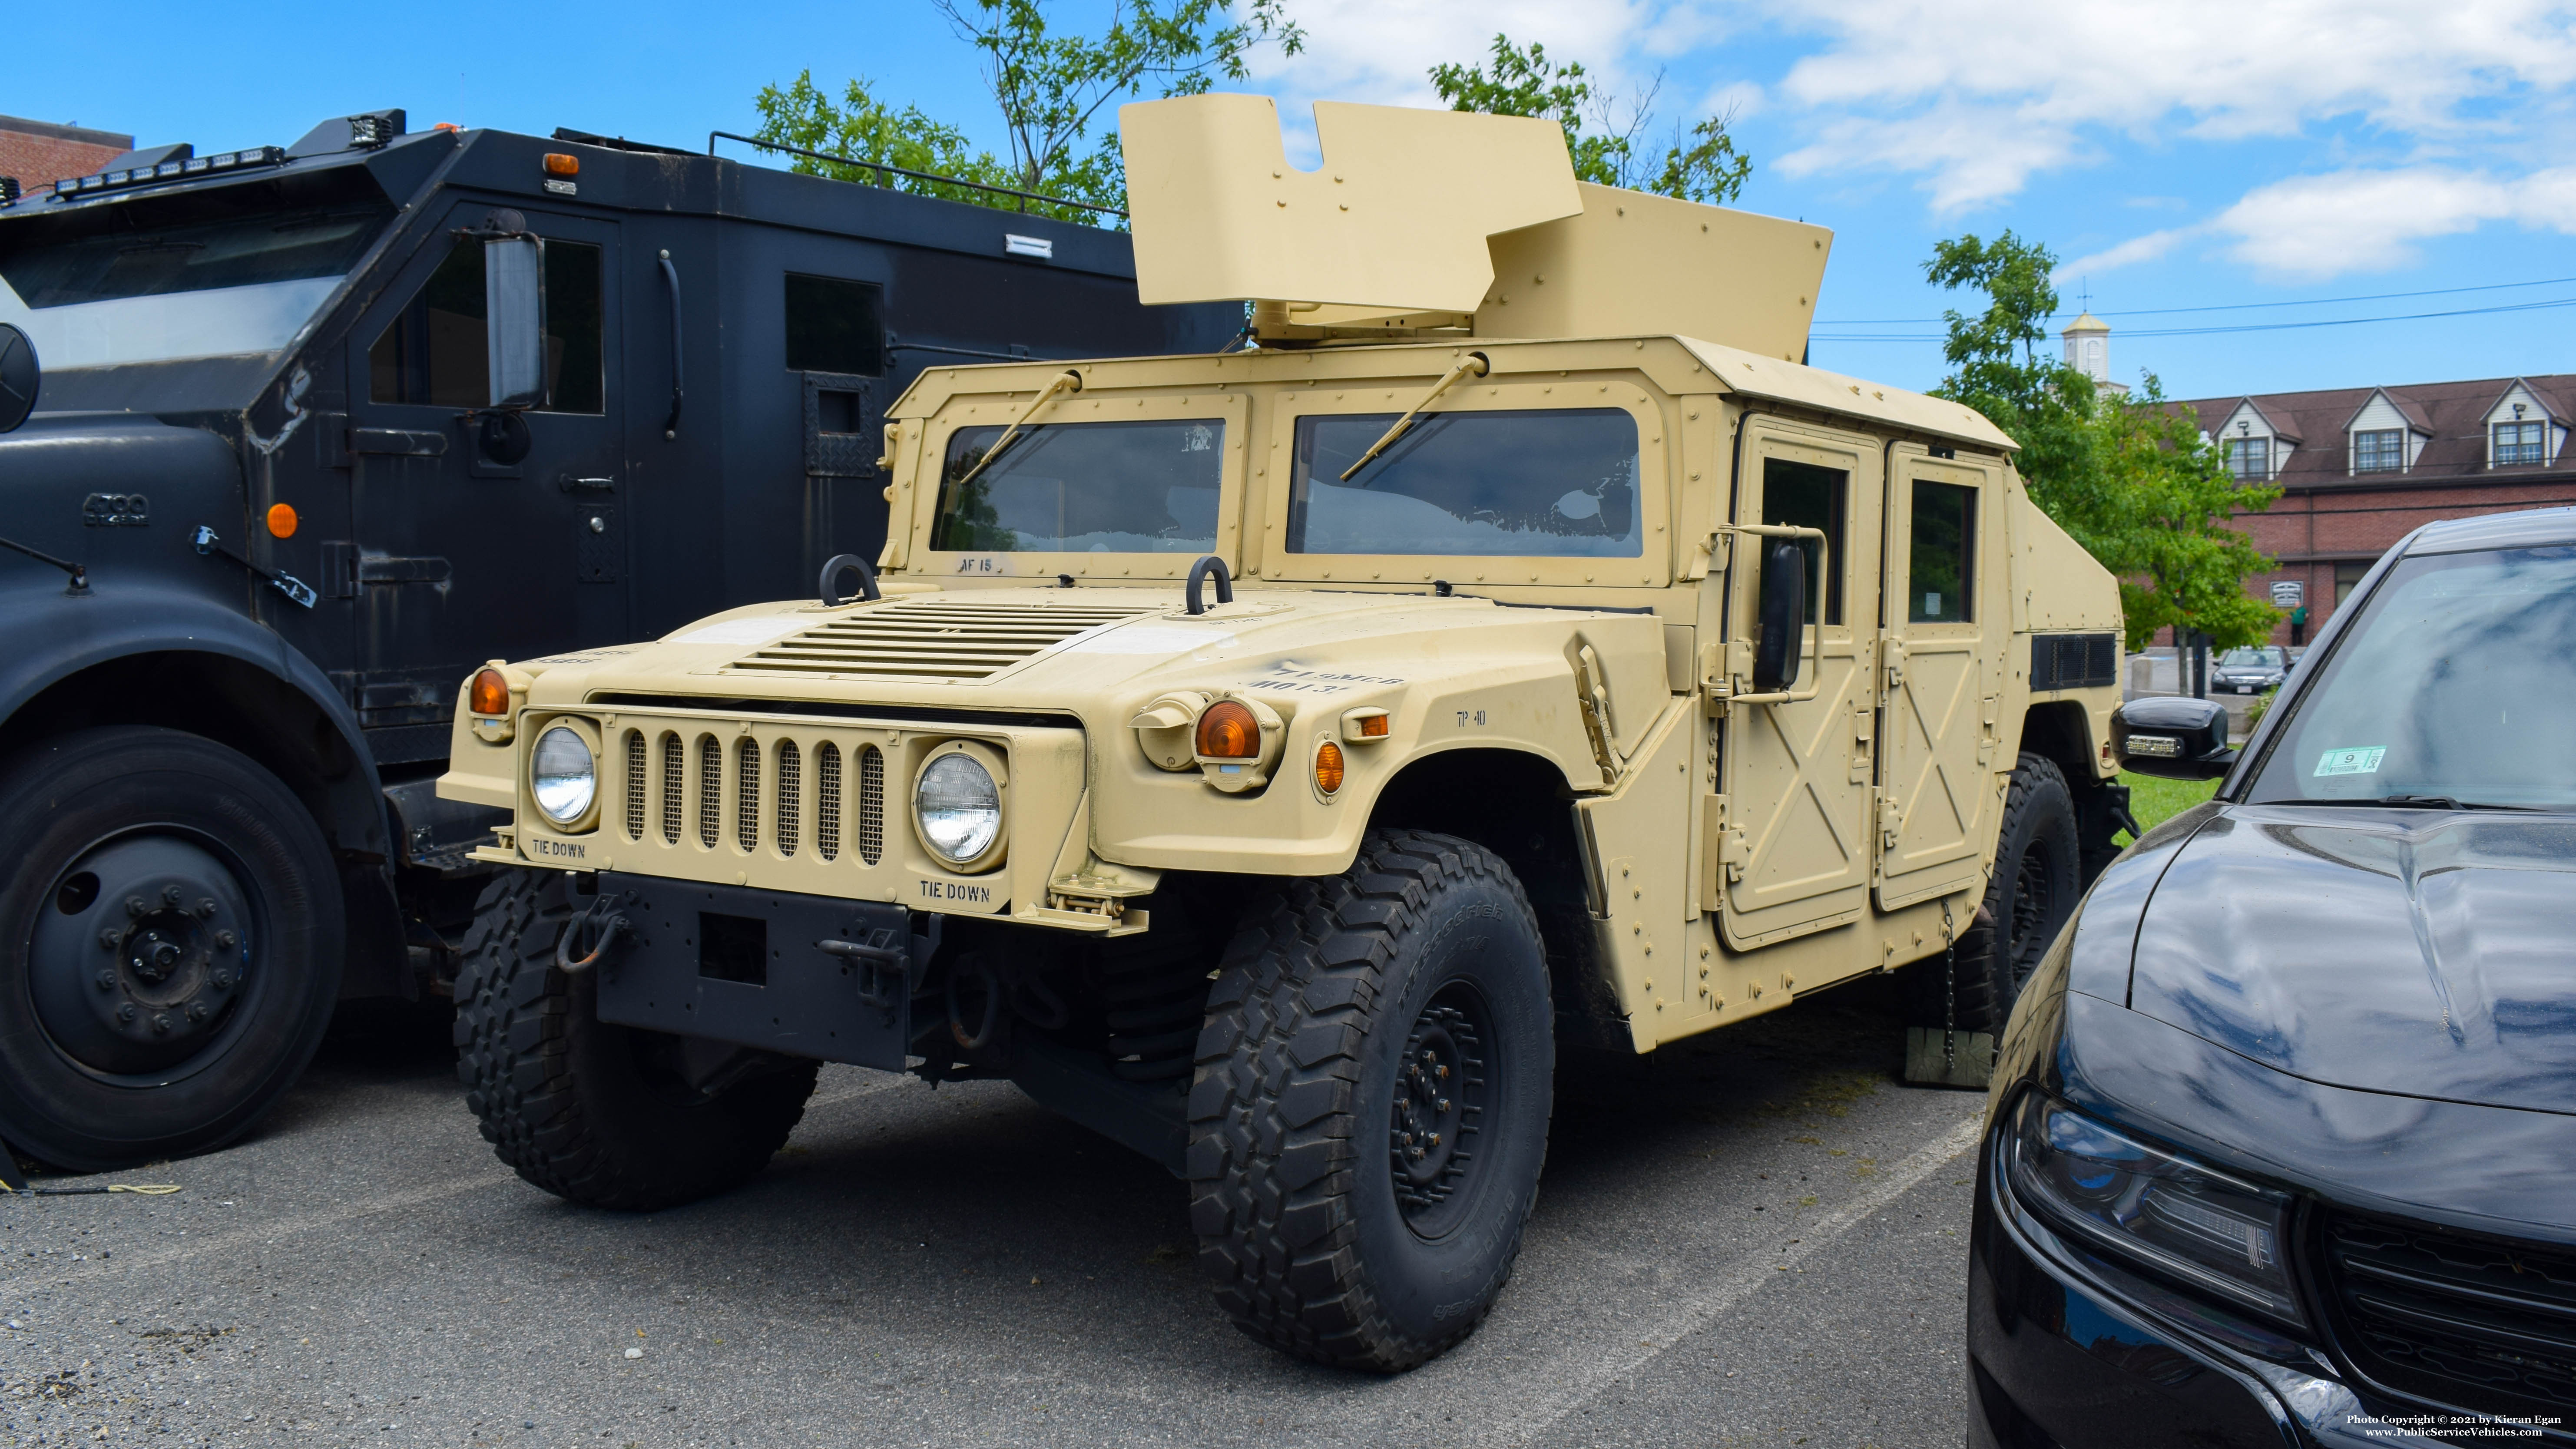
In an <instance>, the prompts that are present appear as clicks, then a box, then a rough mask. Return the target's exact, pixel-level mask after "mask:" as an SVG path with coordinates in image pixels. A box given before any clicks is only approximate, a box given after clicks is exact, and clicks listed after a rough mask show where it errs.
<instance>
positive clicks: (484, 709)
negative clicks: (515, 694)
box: [465, 669, 510, 715]
mask: <svg viewBox="0 0 2576 1449" xmlns="http://www.w3.org/2000/svg"><path fill="white" fill-rule="evenodd" d="M465 707H466V709H467V710H468V711H470V712H471V713H474V714H493V715H500V714H508V713H509V712H510V681H508V680H506V679H503V678H502V677H501V671H500V670H497V669H486V670H484V671H482V672H481V673H479V674H477V675H475V676H474V687H473V688H471V689H469V690H467V691H466V692H465Z"/></svg>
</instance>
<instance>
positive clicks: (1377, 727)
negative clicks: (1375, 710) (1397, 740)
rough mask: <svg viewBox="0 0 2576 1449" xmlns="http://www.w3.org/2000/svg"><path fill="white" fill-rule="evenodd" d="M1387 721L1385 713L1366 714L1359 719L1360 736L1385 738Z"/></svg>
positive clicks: (1366, 738) (1367, 738)
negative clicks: (1363, 717)
mask: <svg viewBox="0 0 2576 1449" xmlns="http://www.w3.org/2000/svg"><path fill="white" fill-rule="evenodd" d="M1387 723H1388V721H1387V717H1386V716H1385V715H1382V714H1373V715H1370V716H1368V717H1367V718H1365V719H1363V720H1361V721H1360V738H1361V739H1364V740H1382V739H1385V738H1386V727H1387Z"/></svg>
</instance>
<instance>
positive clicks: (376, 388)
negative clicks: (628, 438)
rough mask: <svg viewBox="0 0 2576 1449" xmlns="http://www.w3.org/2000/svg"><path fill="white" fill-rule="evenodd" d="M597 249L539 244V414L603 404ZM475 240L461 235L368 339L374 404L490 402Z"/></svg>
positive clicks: (475, 405)
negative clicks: (542, 356)
mask: <svg viewBox="0 0 2576 1449" xmlns="http://www.w3.org/2000/svg"><path fill="white" fill-rule="evenodd" d="M599 270H600V258H599V248H597V247H595V246H589V245H586V244H584V243H581V242H568V241H552V240H549V241H548V242H547V243H546V401H545V403H544V405H543V407H542V409H541V410H542V411H545V412H555V413H596V412H602V411H605V410H606V408H607V386H606V382H607V379H606V377H605V375H604V372H603V367H602V349H601V345H600V301H601V299H600V284H599ZM485 346H486V344H485V337H484V316H483V243H482V242H481V241H480V240H478V239H476V238H473V237H461V238H459V239H458V240H457V242H456V245H455V246H454V247H453V248H452V249H451V250H450V251H449V252H448V254H447V259H446V260H444V261H442V262H440V263H439V264H438V270H437V271H434V272H432V273H430V274H429V280H428V281H426V282H423V283H422V284H421V288H420V291H419V292H418V293H416V294H414V295H413V297H412V299H411V303H410V305H408V306H406V307H404V308H403V310H402V312H401V313H400V314H399V315H398V316H396V317H395V318H394V320H393V322H392V323H391V324H390V325H388V326H387V327H386V328H385V330H384V332H383V333H382V334H381V335H379V336H378V337H377V338H376V341H375V344H374V345H373V346H372V347H370V348H368V349H367V370H368V375H369V380H368V388H367V395H368V397H369V399H370V400H372V401H375V402H380V403H423V404H427V405H429V406H431V407H444V408H480V407H482V406H484V405H485V404H486V403H487V402H489V401H490V398H491V392H490V376H491V370H490V369H491V361H490V357H489V354H488V353H487V352H486V350H485Z"/></svg>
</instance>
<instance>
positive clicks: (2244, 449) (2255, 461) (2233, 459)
mask: <svg viewBox="0 0 2576 1449" xmlns="http://www.w3.org/2000/svg"><path fill="white" fill-rule="evenodd" d="M2227 471H2228V472H2230V473H2233V474H2235V475H2236V476H2237V477H2238V478H2240V479H2242V480H2244V481H2245V482H2248V483H2268V482H2270V481H2271V479H2272V440H2271V439H2270V438H2251V437H2247V438H2230V439H2228V440H2227Z"/></svg>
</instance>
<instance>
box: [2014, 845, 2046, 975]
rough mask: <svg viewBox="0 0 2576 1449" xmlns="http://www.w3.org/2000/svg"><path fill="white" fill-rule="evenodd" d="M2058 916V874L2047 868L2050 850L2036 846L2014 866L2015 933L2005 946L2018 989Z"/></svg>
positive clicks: (2032, 965)
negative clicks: (2043, 849)
mask: <svg viewBox="0 0 2576 1449" xmlns="http://www.w3.org/2000/svg"><path fill="white" fill-rule="evenodd" d="M2056 919H2057V876H2056V873H2055V872H2053V871H2051V870H2050V869H2049V868H2048V855H2047V853H2046V852H2045V851H2042V850H2040V849H2038V848H2037V847H2036V846H2033V847H2032V848H2030V849H2027V850H2024V851H2023V852H2022V853H2021V862H2020V863H2019V864H2018V865H2016V866H2015V867H2014V868H2013V901H2012V934H2011V935H2009V936H2007V937H2006V938H2005V949H2006V950H2007V951H2008V952H2009V954H2010V958H2011V961H2012V979H2013V989H2014V990H2015V991H2016V992H2018V991H2019V990H2020V989H2021V986H2022V983H2023V982H2025V981H2028V980H2029V979H2030V973H2031V970H2032V969H2033V968H2034V967H2036V966H2038V965H2039V958H2040V956H2041V955H2042V954H2043V953H2044V952H2046V951H2047V950H2048V938H2049V928H2050V926H2051V924H2052V923H2053V922H2055V921H2056Z"/></svg>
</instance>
